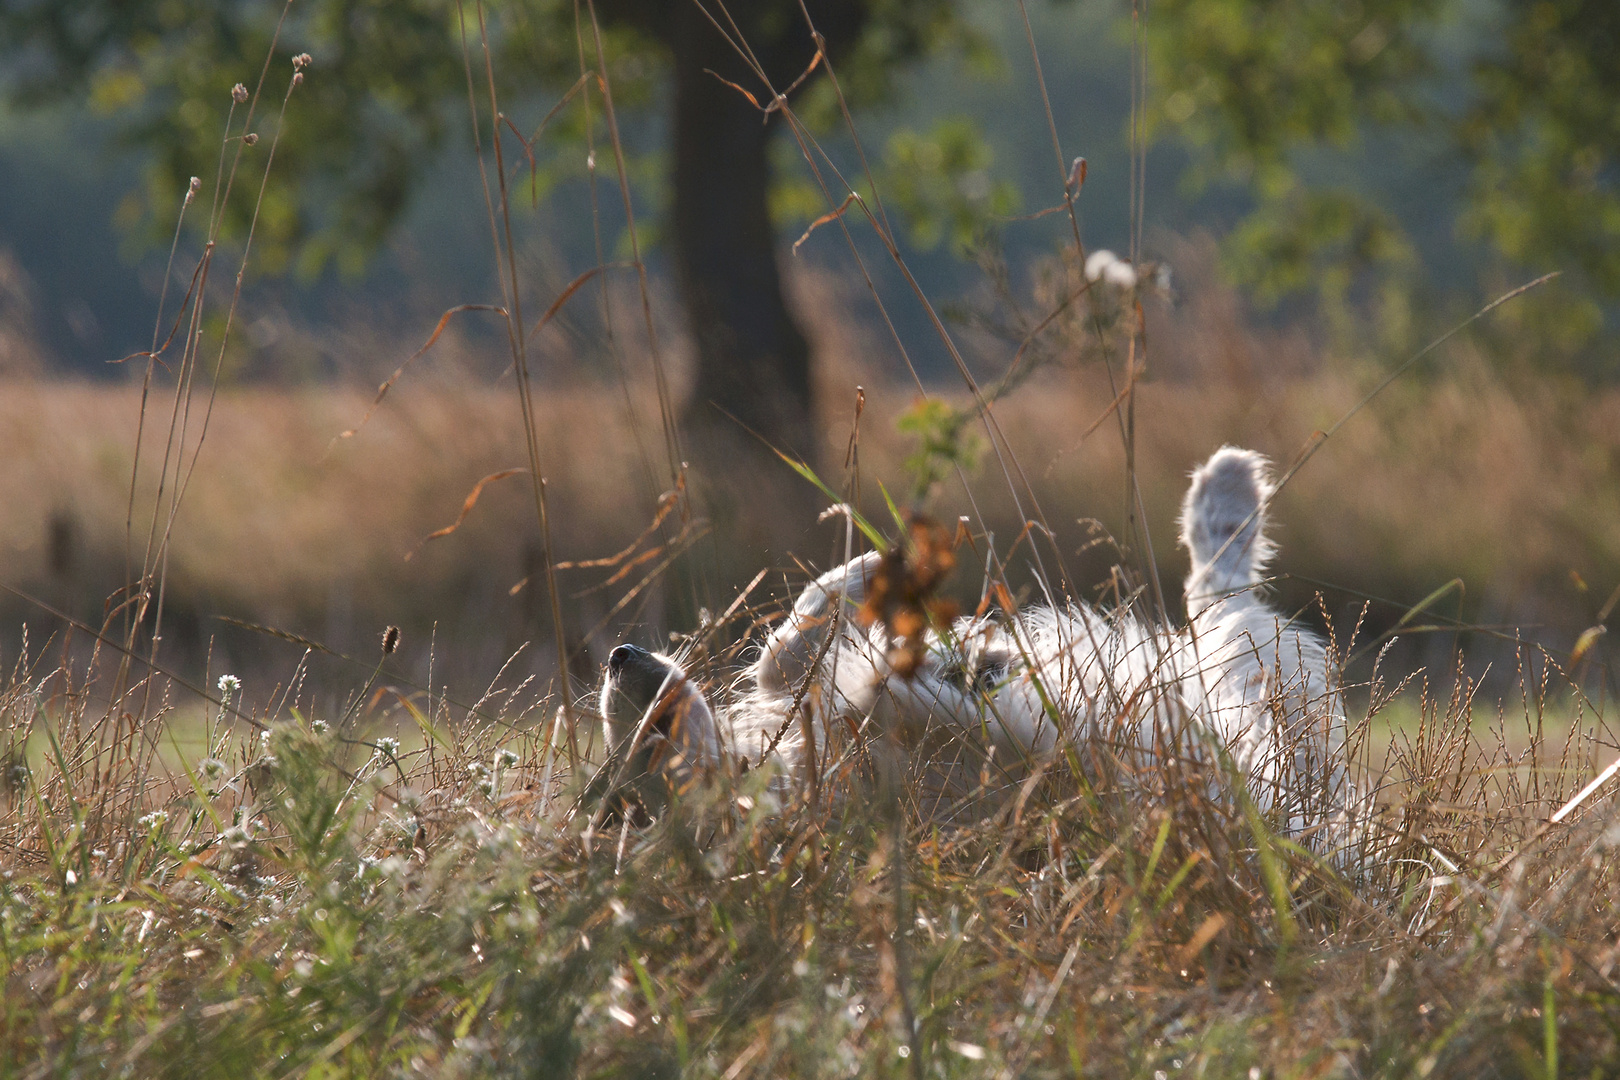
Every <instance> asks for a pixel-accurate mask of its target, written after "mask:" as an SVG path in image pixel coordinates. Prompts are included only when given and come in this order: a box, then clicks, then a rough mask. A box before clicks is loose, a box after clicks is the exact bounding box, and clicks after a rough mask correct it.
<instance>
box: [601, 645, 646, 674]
mask: <svg viewBox="0 0 1620 1080" xmlns="http://www.w3.org/2000/svg"><path fill="white" fill-rule="evenodd" d="M645 655H646V650H645V649H638V648H637V647H636V646H634V645H620V646H619V647H618V648H616V649H614V650H613V651H612V652H610V653H608V674H609V675H610V676H611V675H617V674H618V673H619V672H621V671H623V670H624V666H625V665H626V664H628V663H630V662H631V661H632V660H635V659H637V658H639V657H642V656H645Z"/></svg>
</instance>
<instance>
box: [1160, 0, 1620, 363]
mask: <svg viewBox="0 0 1620 1080" xmlns="http://www.w3.org/2000/svg"><path fill="white" fill-rule="evenodd" d="M1617 12H1620V9H1617V8H1616V7H1615V5H1613V4H1607V3H1602V2H1595V0H1553V2H1531V0H1507V2H1504V3H1502V4H1500V5H1495V6H1491V7H1489V8H1485V7H1482V6H1480V5H1470V4H1463V3H1458V2H1453V3H1445V2H1442V0H1421V2H1419V3H1408V2H1405V0H1366V2H1357V3H1353V4H1344V3H1336V2H1329V0H1290V2H1287V3H1280V4H1275V3H1266V2H1261V0H1196V2H1194V0H1171V2H1170V3H1169V4H1168V5H1159V6H1156V7H1155V8H1154V9H1153V18H1152V23H1151V29H1150V32H1149V34H1148V36H1147V46H1148V51H1149V55H1150V60H1151V71H1152V73H1153V79H1154V83H1155V87H1154V94H1153V101H1152V106H1153V112H1152V117H1153V119H1152V126H1153V129H1154V130H1155V131H1156V132H1158V133H1159V134H1161V135H1164V134H1168V133H1171V132H1174V133H1176V134H1178V135H1179V136H1180V137H1182V138H1184V139H1186V140H1187V141H1188V142H1190V143H1191V144H1192V145H1194V146H1195V147H1197V148H1198V149H1199V151H1200V154H1199V164H1198V167H1197V168H1196V169H1195V171H1194V172H1193V173H1192V174H1191V175H1190V182H1191V183H1192V184H1193V185H1194V186H1202V185H1205V184H1208V183H1210V182H1213V181H1226V182H1236V183H1239V184H1242V185H1244V186H1245V187H1246V188H1247V189H1248V191H1249V192H1251V193H1252V195H1253V197H1254V199H1255V208H1254V210H1253V212H1252V213H1251V215H1250V216H1249V217H1248V218H1247V219H1246V220H1245V221H1244V222H1243V223H1242V224H1241V225H1240V227H1239V228H1238V229H1237V230H1236V231H1235V232H1234V234H1233V236H1232V242H1231V244H1230V247H1229V256H1230V259H1231V261H1232V263H1233V265H1234V266H1235V267H1236V268H1237V270H1238V276H1239V277H1240V279H1242V280H1244V281H1246V282H1247V283H1249V284H1251V285H1253V286H1255V287H1256V288H1257V290H1258V292H1259V294H1260V295H1261V296H1262V297H1263V298H1265V299H1268V300H1275V299H1277V298H1279V297H1280V296H1283V295H1287V294H1290V293H1301V292H1304V293H1312V292H1314V293H1316V294H1317V296H1318V298H1319V299H1320V300H1321V301H1322V302H1323V306H1324V309H1325V310H1326V312H1327V314H1328V315H1329V317H1330V318H1331V319H1333V320H1334V321H1335V322H1337V323H1339V324H1341V325H1342V324H1343V323H1344V322H1345V301H1346V297H1347V296H1349V295H1350V294H1351V293H1352V285H1353V284H1354V283H1355V282H1356V281H1358V280H1360V281H1372V282H1376V283H1378V284H1376V285H1375V286H1373V287H1372V289H1371V294H1372V301H1373V302H1372V304H1371V305H1370V306H1371V307H1372V308H1373V309H1374V310H1373V314H1374V317H1375V318H1376V319H1377V320H1380V321H1388V320H1389V319H1390V318H1391V317H1392V316H1391V314H1390V312H1391V311H1392V310H1393V311H1394V316H1393V317H1394V318H1395V319H1397V320H1399V319H1400V318H1402V317H1403V316H1402V315H1401V311H1403V310H1404V301H1403V299H1402V298H1403V297H1404V295H1405V294H1406V293H1408V292H1409V291H1410V289H1411V287H1412V285H1413V284H1414V283H1415V282H1416V281H1417V280H1419V279H1418V278H1417V277H1416V275H1415V273H1414V272H1415V271H1416V270H1417V269H1418V268H1417V266H1416V263H1415V259H1414V255H1413V251H1412V245H1411V243H1410V241H1409V240H1408V239H1407V238H1406V237H1405V236H1404V235H1403V230H1402V227H1401V225H1400V224H1399V223H1398V222H1397V221H1396V219H1395V217H1394V216H1393V214H1392V213H1391V211H1390V208H1389V207H1388V206H1386V205H1382V204H1381V203H1380V202H1379V199H1378V197H1377V196H1375V195H1371V194H1369V193H1368V190H1367V189H1366V188H1363V189H1361V190H1357V191H1352V190H1350V189H1349V187H1348V186H1347V185H1346V184H1345V183H1344V180H1343V178H1342V176H1338V175H1332V176H1321V175H1317V174H1321V173H1322V172H1323V171H1324V170H1323V169H1321V168H1317V169H1314V170H1307V169H1306V167H1305V165H1304V162H1305V160H1306V159H1307V157H1310V156H1312V155H1314V156H1315V157H1316V158H1318V159H1321V158H1323V156H1324V154H1325V155H1326V156H1327V157H1328V159H1330V160H1340V161H1342V160H1345V159H1344V158H1339V159H1333V158H1332V154H1334V153H1344V152H1362V151H1364V150H1365V146H1364V144H1363V142H1362V140H1363V138H1364V136H1365V135H1366V134H1367V133H1369V132H1390V131H1413V132H1417V133H1420V134H1421V135H1422V136H1423V137H1424V138H1425V140H1426V141H1427V146H1428V150H1429V153H1430V154H1431V155H1432V156H1434V157H1440V156H1442V155H1444V154H1447V153H1449V154H1452V155H1460V156H1461V158H1462V159H1464V160H1466V161H1467V162H1468V163H1469V164H1470V166H1471V173H1470V180H1469V183H1468V185H1467V195H1466V204H1465V206H1464V207H1463V209H1462V210H1461V212H1460V217H1459V219H1458V220H1457V221H1456V223H1455V226H1456V230H1457V231H1458V232H1459V233H1460V234H1464V235H1466V236H1469V237H1472V238H1475V239H1482V240H1485V241H1487V242H1488V244H1489V245H1490V249H1491V251H1492V252H1493V253H1494V256H1495V258H1496V260H1497V261H1498V265H1503V266H1508V267H1513V266H1518V267H1528V268H1530V269H1532V270H1537V271H1539V270H1548V269H1562V270H1565V271H1566V272H1569V271H1573V272H1575V273H1577V274H1578V275H1579V278H1580V280H1581V283H1582V284H1581V286H1580V288H1581V289H1583V290H1586V291H1589V292H1590V293H1591V298H1590V299H1589V300H1588V301H1587V303H1586V305H1585V310H1584V311H1575V310H1574V309H1570V310H1568V311H1567V312H1566V315H1568V316H1569V317H1567V318H1566V317H1559V318H1557V319H1555V320H1554V321H1555V322H1556V323H1558V325H1559V327H1560V331H1559V333H1558V334H1557V335H1555V336H1557V337H1560V338H1566V339H1567V338H1569V337H1570V335H1571V333H1575V334H1576V336H1577V337H1578V338H1580V339H1581V340H1590V338H1591V337H1592V335H1594V334H1595V333H1596V331H1597V330H1598V328H1599V327H1600V326H1601V324H1602V317H1601V312H1600V310H1599V309H1598V307H1597V304H1598V303H1600V302H1604V301H1611V302H1612V301H1613V300H1614V299H1616V298H1620V255H1617V254H1616V253H1617V252H1620V244H1617V243H1616V240H1617V239H1620V184H1617V177H1620V173H1617V171H1616V169H1617V162H1620V116H1617V114H1616V112H1615V110H1614V109H1613V107H1612V103H1613V102H1614V100H1615V99H1616V96H1617V95H1620V66H1617V64H1616V62H1615V59H1614V58H1615V56H1616V55H1620V13H1617ZM1459 57H1460V58H1459ZM1396 167H1404V168H1407V169H1411V168H1415V167H1421V165H1420V163H1419V162H1417V161H1404V162H1400V163H1397V162H1387V161H1382V160H1378V159H1370V160H1364V161H1362V162H1360V163H1359V164H1357V165H1356V166H1355V168H1356V169H1357V170H1358V171H1359V172H1360V173H1361V174H1362V175H1366V173H1367V170H1370V169H1377V170H1380V171H1384V172H1388V171H1389V170H1391V169H1393V168H1396ZM1307 173H1311V174H1313V175H1317V179H1316V182H1314V183H1312V182H1310V181H1307V180H1306V178H1305V177H1306V175H1307ZM1378 182H1379V183H1383V182H1384V178H1382V177H1380V178H1378ZM1375 186H1377V184H1374V185H1369V187H1375ZM1520 272H1522V271H1509V272H1508V273H1507V274H1506V275H1505V276H1508V277H1513V278H1516V277H1517V274H1518V273H1520ZM1487 276H1488V277H1499V276H1502V275H1500V274H1499V272H1498V271H1496V270H1495V269H1494V268H1493V269H1492V270H1491V271H1489V272H1488V274H1487ZM1495 285H1496V282H1495V281H1486V282H1481V283H1480V287H1481V288H1487V287H1494V286H1495ZM1363 306H1368V305H1366V304H1365V302H1364V303H1363ZM1577 306H1579V305H1577ZM1554 351H1555V352H1559V351H1562V347H1561V346H1555V349H1554Z"/></svg>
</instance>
